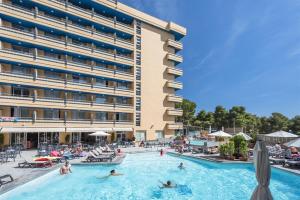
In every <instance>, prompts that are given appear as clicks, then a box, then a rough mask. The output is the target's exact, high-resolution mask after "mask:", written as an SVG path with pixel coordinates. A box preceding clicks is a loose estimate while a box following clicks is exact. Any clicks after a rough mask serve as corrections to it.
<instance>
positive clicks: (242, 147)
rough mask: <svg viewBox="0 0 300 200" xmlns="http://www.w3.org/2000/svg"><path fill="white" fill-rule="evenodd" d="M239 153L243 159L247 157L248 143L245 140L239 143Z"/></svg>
mask: <svg viewBox="0 0 300 200" xmlns="http://www.w3.org/2000/svg"><path fill="white" fill-rule="evenodd" d="M240 153H241V156H242V157H243V158H244V159H247V158H248V144H247V142H246V141H242V142H241V144H240Z"/></svg>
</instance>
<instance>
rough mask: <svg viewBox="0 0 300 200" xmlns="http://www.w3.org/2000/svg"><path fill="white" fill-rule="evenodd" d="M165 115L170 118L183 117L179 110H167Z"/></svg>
mask: <svg viewBox="0 0 300 200" xmlns="http://www.w3.org/2000/svg"><path fill="white" fill-rule="evenodd" d="M167 114H168V115H170V116H179V117H180V116H182V115H183V111H182V110H180V109H175V108H168V109H167Z"/></svg>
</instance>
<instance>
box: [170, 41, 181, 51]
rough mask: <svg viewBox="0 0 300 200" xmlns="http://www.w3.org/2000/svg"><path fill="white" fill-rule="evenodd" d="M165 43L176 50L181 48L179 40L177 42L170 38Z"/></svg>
mask: <svg viewBox="0 0 300 200" xmlns="http://www.w3.org/2000/svg"><path fill="white" fill-rule="evenodd" d="M167 45H168V46H169V47H173V48H174V49H175V50H176V51H180V50H182V49H183V44H182V43H181V42H177V41H175V40H172V39H168V40H167Z"/></svg>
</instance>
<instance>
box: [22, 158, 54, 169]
mask: <svg viewBox="0 0 300 200" xmlns="http://www.w3.org/2000/svg"><path fill="white" fill-rule="evenodd" d="M51 166H52V163H51V161H50V160H48V161H30V162H28V161H26V160H25V161H24V162H21V163H18V167H19V168H39V167H44V168H46V167H51Z"/></svg>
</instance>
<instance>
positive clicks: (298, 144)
mask: <svg viewBox="0 0 300 200" xmlns="http://www.w3.org/2000/svg"><path fill="white" fill-rule="evenodd" d="M284 145H285V146H287V147H297V148H300V138H298V139H296V140H292V141H290V142H287V143H285V144H284Z"/></svg>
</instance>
